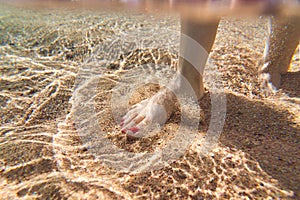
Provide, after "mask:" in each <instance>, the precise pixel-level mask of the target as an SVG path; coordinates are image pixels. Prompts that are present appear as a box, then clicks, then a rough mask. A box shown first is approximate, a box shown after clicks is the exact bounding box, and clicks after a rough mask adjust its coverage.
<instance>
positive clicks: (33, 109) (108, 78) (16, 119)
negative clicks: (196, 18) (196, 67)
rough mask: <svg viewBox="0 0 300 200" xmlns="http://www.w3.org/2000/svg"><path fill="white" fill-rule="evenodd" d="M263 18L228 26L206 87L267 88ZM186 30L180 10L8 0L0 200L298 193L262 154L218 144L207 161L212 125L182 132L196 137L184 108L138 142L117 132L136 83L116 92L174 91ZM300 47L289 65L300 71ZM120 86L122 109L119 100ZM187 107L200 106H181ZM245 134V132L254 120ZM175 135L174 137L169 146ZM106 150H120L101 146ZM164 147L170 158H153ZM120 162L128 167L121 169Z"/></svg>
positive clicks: (2, 24)
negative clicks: (262, 72)
mask: <svg viewBox="0 0 300 200" xmlns="http://www.w3.org/2000/svg"><path fill="white" fill-rule="evenodd" d="M267 22H268V20H267V19H266V18H263V17H262V18H259V17H255V18H253V19H251V20H249V19H248V20H247V19H239V18H227V19H223V20H222V22H221V24H220V26H219V32H218V33H219V34H218V37H217V40H216V43H215V46H214V51H213V52H212V54H211V67H210V68H208V69H207V72H206V73H207V76H206V85H208V86H210V88H212V87H213V86H215V85H214V84H213V82H210V81H209V80H211V79H212V80H216V77H218V76H221V77H222V78H220V82H218V84H220V85H222V84H224V85H225V86H224V87H225V90H226V92H227V93H230V94H235V93H240V94H242V95H244V96H245V98H246V97H247V98H250V99H251V98H257V99H259V100H258V101H263V100H261V96H259V94H258V92H256V90H257V89H255V88H259V83H258V81H257V77H256V72H255V69H254V66H255V62H257V60H258V58H259V57H261V56H262V52H263V48H264V41H265V40H266V37H267ZM179 30H180V23H179V17H178V15H174V14H173V15H164V16H161V15H160V16H156V15H154V14H153V13H152V14H145V13H134V14H132V13H130V12H120V11H119V12H111V11H103V10H102V11H99V10H98V11H91V10H85V9H78V8H73V9H59V8H57V7H56V8H51V9H49V8H48V9H29V8H27V9H24V8H17V7H12V6H8V5H4V4H0V56H1V61H0V69H1V70H0V72H1V74H0V87H1V93H0V106H1V111H0V115H1V132H0V136H1V137H0V146H1V148H0V174H1V178H0V194H1V198H3V199H16V198H24V199H35V198H37V199H64V198H66V199H78V198H79V199H176V198H181V199H182V198H183V199H188V198H196V199H201V198H202V199H218V198H219V199H229V198H233V199H240V198H247V197H248V198H254V199H257V198H274V199H276V198H282V199H284V198H289V197H291V196H293V194H294V193H295V192H296V193H297V188H295V187H294V188H293V187H292V186H290V185H295V184H294V182H292V181H293V179H291V181H290V182H288V183H286V182H283V181H282V179H283V177H280V176H279V177H278V176H275V177H276V178H274V177H273V174H272V173H270V170H269V168H268V167H265V168H261V166H260V165H261V163H263V162H259V161H261V160H263V159H261V160H260V158H256V159H254V158H253V157H251V156H253V155H252V154H250V153H249V152H246V153H245V152H244V151H243V148H240V149H231V148H228V147H224V145H221V146H219V147H216V148H215V150H214V151H213V152H211V153H210V154H209V155H206V154H205V155H204V154H203V147H204V146H205V144H206V143H205V142H204V141H205V134H206V132H207V129H208V128H209V125H208V124H206V123H207V120H205V119H201V120H202V121H201V123H200V125H201V127H200V128H199V130H197V129H198V127H196V130H192V132H193V133H195V136H193V135H188V134H187V135H182V133H185V132H184V131H186V132H188V133H189V132H190V131H191V130H186V129H184V128H183V129H179V124H180V121H181V122H182V118H180V112H178V113H175V114H174V116H173V117H172V118H171V119H170V120H169V121H168V123H167V124H166V126H165V127H164V128H162V129H160V131H162V133H159V134H158V135H154V136H151V137H146V138H142V139H139V140H135V139H130V138H126V136H124V135H122V134H120V129H119V127H118V125H117V123H118V122H119V120H120V119H119V118H120V116H121V115H122V114H124V112H126V106H125V108H123V107H122V105H123V104H126V103H128V102H126V101H125V102H124V101H122V94H128V93H131V92H134V91H130V89H132V87H129V88H128V87H125V88H121V89H120V90H117V89H118V88H117V87H116V85H118V84H121V83H122V84H124V83H125V85H126V84H127V85H133V82H134V81H137V82H138V83H141V82H142V83H143V81H150V82H151V81H153V82H155V81H158V82H159V83H161V84H162V85H164V84H165V85H166V84H167V82H168V81H169V80H171V79H172V74H174V69H175V68H176V66H177V64H178V51H179V36H180V32H179ZM298 51H299V50H298ZM298 51H297V52H298ZM297 52H296V54H295V56H294V59H293V62H292V65H293V66H294V67H293V68H294V69H296V70H295V71H297V70H298V69H299V68H298V67H299V54H297ZM243 58H245V60H243V61H239V59H243ZM147 62H149V63H150V65H148V64H147ZM226 62H227V64H226ZM153 64H154V65H153ZM153 66H154V67H153ZM223 66H229V68H224V69H223V68H222V67H223ZM230 67H232V68H230ZM235 67H236V68H235ZM247 67H248V68H247ZM222 69H223V70H222ZM232 69H233V70H232ZM218 70H219V71H218ZM216 72H218V73H216ZM231 72H233V73H236V74H235V75H236V76H237V77H240V75H241V74H242V75H243V73H245V75H246V76H245V77H244V76H242V75H241V76H242V77H244V80H242V81H241V79H238V80H239V81H238V83H236V82H235V79H234V78H232V80H228V79H230V78H231V75H230V73H231ZM143 73H144V75H145V76H141V75H142V74H143ZM149 74H152V75H153V77H155V78H156V80H155V81H154V80H152V79H151V77H152V76H150V75H149ZM147 75H149V76H147ZM124 76H125V77H127V78H123V79H122V78H121V77H124ZM141 77H144V78H141ZM148 78H149V80H148ZM126 81H127V82H126ZM247 81H248V82H247ZM251 81H252V82H251ZM243 82H245V83H243ZM243 84H244V85H243ZM228 85H229V86H228ZM218 87H219V86H218ZM222 87H223V85H222ZM223 89H224V88H223ZM116 90H117V92H118V93H117V94H118V95H119V96H118V95H117V96H115V98H117V100H116V99H115V101H117V103H119V105H118V104H117V103H114V105H111V104H110V103H111V94H112V93H113V92H114V91H116ZM222 91H223V90H222ZM143 92H144V93H143V94H145V95H150V93H151V91H150V92H147V91H143ZM152 92H153V91H152ZM255 92H256V93H255ZM253 96H254V97H253ZM118 99H120V100H119V101H118ZM127 100H128V99H127ZM138 100H139V99H138V98H136V99H134V98H133V99H131V101H138ZM128 101H129V100H128ZM295 101H296V103H295V104H291V106H292V107H293V106H294V109H295V110H296V111H295V113H296V114H294V115H293V114H291V115H290V116H291V117H290V118H293V117H294V118H296V119H294V118H293V120H294V121H292V120H291V124H293V128H291V127H292V126H290V124H287V125H286V127H287V128H290V132H291V134H293V133H294V134H296V133H297V132H298V131H299V121H297V117H295V116H297V112H298V110H297V109H298V107H297V106H299V105H298V104H297V101H298V100H297V99H296V100H295ZM258 104H259V103H258ZM186 105H194V104H193V103H191V104H182V107H184V106H186ZM259 105H260V104H259ZM295 105H296V106H295ZM287 106H288V105H287ZM187 107H188V106H187ZM79 108H80V109H79ZM83 108H84V109H83ZM112 108H113V109H115V110H117V111H115V113H114V110H113V111H112ZM186 109H187V110H188V109H189V108H186ZM201 109H202V107H201ZM203 109H204V110H205V108H203ZM220 110H221V111H222V109H221V108H220ZM193 111H194V110H193V108H191V110H190V111H186V112H187V113H189V114H190V115H189V116H190V118H193V117H195V118H197V117H199V116H200V115H202V114H201V113H199V112H196V113H192V112H193ZM221 111H220V115H222V112H221ZM229 112H232V111H229ZM274 112H275V111H274ZM120 113H121V114H120ZM208 113H210V112H208ZM275 113H276V112H275ZM192 114H194V115H192ZM206 115H208V114H207V113H206ZM278 115H280V114H278ZM191 116H192V117H191ZM267 117H268V116H267V115H263V117H262V118H267ZM186 123H188V122H186ZM189 123H195V122H194V121H192V122H191V121H189ZM230 123H231V122H229V125H227V127H225V132H226V130H228V129H229V130H230V131H232V132H234V131H235V129H231V128H228V126H229V127H230ZM233 123H237V122H233ZM197 125H198V124H196V126H197ZM241 126H242V127H244V126H243V125H241ZM158 128H161V127H158ZM178 129H179V130H181V132H180V133H181V135H180V134H179V136H180V137H179V136H178V135H177V136H176V133H177V131H178ZM243 130H244V131H245V132H247V131H248V129H247V127H246V125H245V127H244V129H243ZM102 133H105V135H104V136H103V135H102ZM298 133H299V132H298ZM241 134H242V133H241ZM206 137H208V136H207V135H206ZM174 138H175V140H176V142H174V143H171V144H172V145H169V146H168V144H169V143H168V141H172V140H174ZM187 138H188V140H186V139H187ZM193 138H197V140H193ZM296 138H297V137H296ZM186 141H188V143H186ZM297 142H298V141H296V142H295V143H293V145H297V144H298V143H297ZM107 146H108V147H109V146H111V147H113V148H103V147H107ZM166 146H167V147H168V148H169V149H167V150H168V151H164V152H159V153H157V154H151V152H156V151H157V150H158V149H162V148H164V147H166ZM182 146H184V147H185V148H184V149H183V150H184V151H182V152H181V150H182ZM177 147H178V148H177ZM170 149H171V150H170ZM175 149H177V150H178V152H179V153H178V152H176V153H174V150H175ZM119 150H121V151H119ZM169 150H170V151H169ZM298 150H299V149H298ZM128 152H129V153H128ZM249 154H250V156H249ZM168 158H170V159H171V158H172V159H173V160H172V162H171V163H170V162H166V160H168ZM174 158H176V159H174ZM295 159H296V158H295ZM174 160H175V161H174ZM112 163H113V164H112ZM296 164H297V163H296ZM296 164H295V165H296ZM161 165H162V166H161ZM124 166H125V168H126V170H123V171H122V170H121V171H120V169H124ZM149 166H150V167H153V169H152V168H150V170H149ZM157 166H159V167H157ZM296 166H297V165H296ZM145 168H147V170H144V169H145ZM293 169H294V168H293ZM282 170H285V168H283V169H282ZM139 171H142V172H141V173H136V172H139ZM296 171H297V170H294V173H296ZM131 172H134V173H131ZM288 174H289V175H290V176H291V177H292V176H294V177H297V176H296V174H293V172H290V173H288ZM282 182H283V183H282ZM296 183H299V182H296ZM296 185H297V184H296ZM298 185H299V184H298Z"/></svg>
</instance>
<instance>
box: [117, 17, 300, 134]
mask: <svg viewBox="0 0 300 200" xmlns="http://www.w3.org/2000/svg"><path fill="white" fill-rule="evenodd" d="M218 24H219V21H213V22H210V23H203V22H202V23H200V22H197V21H191V20H184V19H183V20H182V21H181V32H182V33H183V34H185V35H187V36H189V37H191V38H192V39H194V40H195V41H197V42H198V43H199V44H200V45H201V46H202V47H203V48H204V49H205V51H207V52H208V53H209V52H210V51H211V48H212V45H213V43H214V40H215V36H216V32H217V28H218ZM271 27H272V28H271V30H272V31H271V33H270V36H269V39H268V45H267V46H268V48H267V49H266V52H265V55H264V61H263V63H262V66H263V68H262V70H261V78H262V81H263V82H264V83H265V86H266V87H269V89H270V90H274V89H276V88H278V87H279V86H280V79H281V74H284V73H286V72H287V70H288V67H289V64H290V60H291V58H292V56H293V54H294V51H295V49H296V47H297V45H298V44H299V38H300V20H299V18H290V19H280V20H279V19H276V18H273V19H272V22H271ZM187 49H188V47H187V42H186V41H184V39H183V38H181V43H180V51H181V55H184V54H185V53H188V52H187V51H188V50H187ZM207 55H208V54H207ZM206 59H207V58H205V60H206ZM204 66H205V63H203V64H202V66H200V70H199V71H200V72H201V71H203V70H204ZM198 69H199V68H198ZM199 71H198V70H196V69H195V68H194V66H192V65H191V64H190V63H189V62H187V61H186V60H185V59H183V58H182V57H181V58H180V62H179V68H178V70H177V73H178V74H179V75H181V76H183V77H185V78H186V79H187V81H188V82H189V84H190V85H191V86H192V88H193V90H194V92H195V94H196V95H197V97H198V99H201V98H202V96H203V94H204V86H203V79H202V75H201V73H199ZM177 77H178V78H176V79H175V81H174V82H173V83H171V84H173V87H172V88H175V90H176V89H178V90H180V89H182V87H184V86H183V81H182V80H181V78H180V76H177ZM174 98H175V96H174V95H173V93H172V92H171V91H169V90H168V89H166V88H164V89H162V90H161V91H159V92H158V93H157V94H155V95H154V96H153V97H151V98H150V99H148V100H145V101H143V102H142V103H140V104H137V105H135V106H134V107H133V108H132V109H131V110H130V111H129V112H128V113H127V114H126V115H125V116H124V117H123V119H122V121H121V127H122V132H123V133H130V134H133V135H134V134H135V133H138V132H139V131H140V130H141V129H144V128H145V127H147V126H149V125H150V124H151V123H154V122H156V123H161V124H163V123H164V122H165V121H166V120H167V116H168V114H167V113H171V112H172V110H173V108H174V102H175V101H174Z"/></svg>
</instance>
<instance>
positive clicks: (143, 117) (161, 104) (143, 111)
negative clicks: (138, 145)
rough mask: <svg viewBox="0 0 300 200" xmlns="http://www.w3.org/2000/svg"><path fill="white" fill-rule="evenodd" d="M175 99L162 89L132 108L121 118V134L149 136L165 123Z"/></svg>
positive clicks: (169, 91)
mask: <svg viewBox="0 0 300 200" xmlns="http://www.w3.org/2000/svg"><path fill="white" fill-rule="evenodd" d="M175 98H176V97H175V95H174V93H173V92H172V91H171V90H170V89H168V88H164V89H161V90H160V91H159V92H158V93H156V94H155V95H154V96H152V97H151V98H149V99H146V100H143V101H141V102H140V103H138V104H136V105H134V106H132V108H131V110H130V111H129V112H128V113H127V114H126V115H125V116H124V117H123V118H122V121H121V124H120V125H121V127H122V133H126V134H129V135H131V136H134V137H141V136H144V135H149V134H151V132H153V131H155V130H157V128H159V127H160V126H162V125H163V124H164V123H165V122H166V121H167V119H168V118H169V116H170V114H171V112H172V111H173V109H174V107H175V102H176V99H175Z"/></svg>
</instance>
